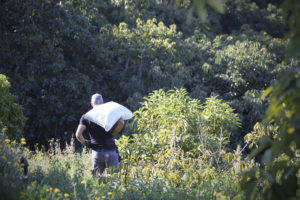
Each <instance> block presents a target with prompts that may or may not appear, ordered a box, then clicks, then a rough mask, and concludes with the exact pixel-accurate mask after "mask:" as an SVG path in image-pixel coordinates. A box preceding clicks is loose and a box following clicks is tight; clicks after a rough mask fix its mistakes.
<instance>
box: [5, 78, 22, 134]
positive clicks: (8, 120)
mask: <svg viewBox="0 0 300 200" xmlns="http://www.w3.org/2000/svg"><path fill="white" fill-rule="evenodd" d="M10 87H11V85H10V83H9V82H8V80H7V78H6V76H4V75H3V74H0V94H1V95H0V129H2V130H5V132H6V134H7V135H8V136H9V138H11V139H20V137H21V135H22V133H23V128H24V124H25V121H26V117H25V116H24V114H23V108H22V106H21V105H18V104H17V103H16V96H14V95H13V94H11V93H10V91H9V89H10Z"/></svg>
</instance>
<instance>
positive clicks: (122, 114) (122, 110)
mask: <svg viewBox="0 0 300 200" xmlns="http://www.w3.org/2000/svg"><path fill="white" fill-rule="evenodd" d="M85 117H86V118H87V119H88V120H90V121H91V122H94V123H95V124H98V125H99V126H101V127H103V128H104V129H105V131H109V130H110V129H111V128H112V127H113V126H114V125H115V123H116V122H117V121H118V120H119V119H120V118H122V119H123V120H128V119H130V118H132V112H131V111H130V110H129V109H128V108H126V107H125V106H122V105H121V104H118V103H116V102H113V101H110V102H108V103H104V104H101V105H97V106H95V107H94V108H93V109H91V110H90V111H89V112H87V113H86V114H85Z"/></svg>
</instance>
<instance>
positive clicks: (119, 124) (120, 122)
mask: <svg viewBox="0 0 300 200" xmlns="http://www.w3.org/2000/svg"><path fill="white" fill-rule="evenodd" d="M116 124H117V125H116V127H115V129H114V130H113V131H112V133H111V134H112V136H113V137H117V135H118V133H120V131H121V130H122V129H123V127H124V120H123V119H119V120H118V121H117V122H116Z"/></svg>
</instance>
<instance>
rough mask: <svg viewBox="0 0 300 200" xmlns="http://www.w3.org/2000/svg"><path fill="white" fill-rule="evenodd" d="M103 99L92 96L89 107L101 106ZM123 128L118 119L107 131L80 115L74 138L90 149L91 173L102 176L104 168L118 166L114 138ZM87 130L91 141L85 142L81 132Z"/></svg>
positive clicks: (122, 123) (98, 96)
mask: <svg viewBox="0 0 300 200" xmlns="http://www.w3.org/2000/svg"><path fill="white" fill-rule="evenodd" d="M103 103H104V102H103V98H102V96H101V95H100V94H94V95H93V96H92V98H91V106H92V107H93V108H94V107H96V106H98V105H101V104H103ZM123 127H124V120H123V119H119V120H118V121H117V122H116V124H115V125H114V127H113V128H112V129H111V130H110V131H109V132H107V131H105V129H104V128H102V127H101V126H99V125H98V124H95V123H93V122H91V121H90V120H88V119H87V117H86V116H85V115H82V117H81V119H80V123H79V126H78V128H77V131H76V138H77V139H78V141H79V142H80V143H81V144H83V145H85V146H86V147H88V148H91V149H92V165H93V166H92V173H93V175H95V174H96V173H97V172H100V174H102V173H103V172H104V170H105V168H108V167H113V166H116V165H118V164H119V155H118V153H117V146H116V145H115V142H114V138H113V137H115V136H117V135H118V133H119V132H120V131H121V130H122V129H123ZM85 130H87V131H88V132H89V135H90V139H91V140H86V139H84V137H83V136H82V134H83V132H84V131H85Z"/></svg>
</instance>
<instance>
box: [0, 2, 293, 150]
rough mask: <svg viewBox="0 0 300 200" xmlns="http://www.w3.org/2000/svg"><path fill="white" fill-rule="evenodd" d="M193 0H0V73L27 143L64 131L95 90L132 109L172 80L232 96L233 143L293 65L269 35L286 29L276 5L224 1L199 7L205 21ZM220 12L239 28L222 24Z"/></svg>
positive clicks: (203, 92)
mask: <svg viewBox="0 0 300 200" xmlns="http://www.w3.org/2000/svg"><path fill="white" fill-rule="evenodd" d="M265 2H267V1H265ZM270 3H272V2H271V1H270ZM174 5H176V6H174ZM249 7H251V9H249ZM191 8H193V3H192V2H191V1H177V2H175V4H174V1H134V2H133V1H109V2H107V1H101V0H97V1H96V0H88V1H68V0H63V1H59V0H52V1H22V0H18V1H10V0H7V1H4V2H3V3H2V6H1V8H0V9H1V25H0V26H1V29H0V30H1V41H0V42H1V53H0V55H1V56H0V59H1V60H0V61H1V62H0V63H1V64H0V72H1V73H3V74H5V75H6V76H7V77H8V78H9V80H10V82H11V83H12V84H13V85H14V87H13V88H11V89H12V92H13V93H14V94H17V95H18V98H17V100H18V103H20V104H21V105H23V107H24V114H25V116H26V117H27V118H28V121H27V123H26V126H25V131H24V136H25V137H26V139H27V140H28V142H29V143H30V144H31V145H32V146H33V145H34V144H35V143H37V142H38V143H42V144H47V140H48V139H49V138H52V137H55V138H60V139H61V141H65V140H68V139H70V137H71V135H72V133H73V132H74V130H75V129H76V125H77V123H78V119H79V118H80V116H81V114H83V113H85V112H86V111H87V110H88V109H89V98H90V95H91V94H93V93H95V92H101V93H102V94H103V96H104V99H105V100H106V101H109V100H114V101H118V102H120V103H123V104H125V105H126V106H128V107H129V108H131V109H132V110H137V109H138V108H139V107H140V104H139V102H141V101H142V98H143V97H144V96H146V95H147V94H148V93H150V92H152V91H153V90H158V89H165V90H169V89H174V87H176V88H185V89H186V90H187V91H188V92H189V93H190V94H191V97H193V98H197V99H200V100H201V101H204V100H205V98H207V97H210V96H219V98H220V99H224V100H226V101H229V102H231V105H233V106H234V108H235V109H236V111H237V112H238V113H239V115H240V117H241V119H242V126H241V128H240V129H239V130H238V131H236V135H235V137H232V141H233V146H236V144H238V143H240V144H241V143H242V138H243V136H244V135H245V134H246V133H247V132H249V131H250V130H251V129H252V127H253V125H254V124H255V123H256V122H257V121H259V120H260V119H261V116H262V114H263V113H264V110H265V109H266V106H265V102H264V101H262V100H261V99H260V98H259V94H260V93H261V90H264V89H266V88H267V87H268V86H269V85H270V84H271V82H272V81H273V80H274V78H275V77H276V75H277V74H278V73H280V72H281V71H282V70H284V69H286V68H289V67H290V66H291V65H292V63H290V62H288V61H287V59H286V55H285V53H284V52H285V51H284V49H285V48H286V44H285V42H284V41H283V40H281V39H280V38H274V36H276V37H279V36H280V37H281V35H280V34H281V33H282V32H284V31H285V27H286V26H285V25H284V24H283V20H282V12H281V9H279V8H278V7H276V5H272V4H269V6H267V7H266V6H262V5H260V7H259V6H257V5H256V4H255V2H251V1H248V0H245V1H227V2H226V7H225V8H226V9H225V10H224V14H220V13H217V12H216V11H214V10H210V8H209V7H207V9H208V11H207V13H208V15H207V17H206V19H207V21H206V22H203V21H201V20H199V18H198V16H197V14H196V13H195V12H194V13H192V14H188V13H191V12H190V9H191ZM228 13H230V15H234V19H241V20H242V21H239V22H238V24H239V25H238V26H236V25H230V24H226V23H225V22H222V20H225V21H226V20H227V21H231V19H230V17H228V16H227V14H228ZM245 13H247V16H249V17H246V18H245V17H244V15H245ZM187 18H188V19H189V21H190V23H186V20H187ZM255 19H257V20H255ZM258 19H259V20H258ZM259 24H261V25H259ZM257 26H259V28H258V27H257ZM225 27H226V30H225ZM274 27H275V28H274ZM274 31H277V32H280V34H275V35H274V33H275V32H274Z"/></svg>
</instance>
